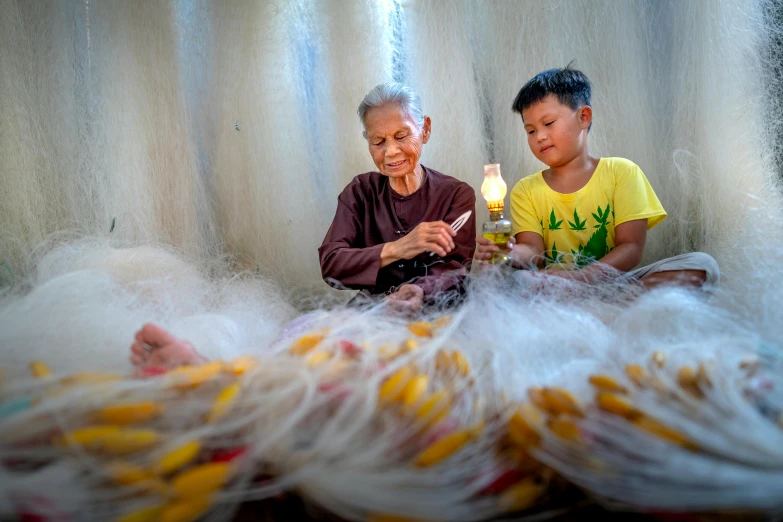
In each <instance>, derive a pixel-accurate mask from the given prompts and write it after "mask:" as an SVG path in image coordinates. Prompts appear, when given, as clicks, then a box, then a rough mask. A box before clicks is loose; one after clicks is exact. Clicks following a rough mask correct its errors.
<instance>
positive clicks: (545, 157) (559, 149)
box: [522, 94, 592, 167]
mask: <svg viewBox="0 0 783 522" xmlns="http://www.w3.org/2000/svg"><path fill="white" fill-rule="evenodd" d="M591 121H592V109H590V107H580V108H578V109H576V110H574V109H572V108H571V107H569V106H568V105H563V104H562V103H560V100H558V99H557V97H556V96H555V95H553V94H550V95H549V96H547V97H546V98H544V99H543V100H541V101H540V102H538V103H535V104H533V105H531V106H530V107H528V108H527V109H525V110H523V111H522V122H523V123H524V124H525V131H526V132H527V144H528V145H529V146H530V150H531V151H533V154H534V155H535V157H536V158H538V159H539V160H540V161H541V162H542V163H544V164H546V165H548V166H550V167H558V166H560V165H564V164H566V163H568V162H569V161H571V160H572V159H573V158H575V157H576V156H577V155H578V154H579V151H580V150H581V149H582V148H583V147H584V145H585V139H586V136H587V129H588V127H589V126H590V122H591Z"/></svg>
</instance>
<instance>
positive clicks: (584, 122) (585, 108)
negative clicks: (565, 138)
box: [579, 105, 593, 129]
mask: <svg viewBox="0 0 783 522" xmlns="http://www.w3.org/2000/svg"><path fill="white" fill-rule="evenodd" d="M579 123H580V125H581V126H582V128H583V129H589V128H590V124H591V123H593V108H592V107H590V106H589V105H582V106H581V107H580V108H579Z"/></svg>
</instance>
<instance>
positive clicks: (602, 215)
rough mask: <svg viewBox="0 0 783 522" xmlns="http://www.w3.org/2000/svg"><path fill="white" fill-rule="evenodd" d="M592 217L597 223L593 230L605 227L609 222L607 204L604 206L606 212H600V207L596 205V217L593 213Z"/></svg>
mask: <svg viewBox="0 0 783 522" xmlns="http://www.w3.org/2000/svg"><path fill="white" fill-rule="evenodd" d="M593 217H594V218H595V220H596V221H597V222H598V224H597V225H595V226H594V227H593V228H600V227H606V225H607V221H608V220H609V203H607V204H606V210H604V211H601V205H598V215H596V214H595V213H593Z"/></svg>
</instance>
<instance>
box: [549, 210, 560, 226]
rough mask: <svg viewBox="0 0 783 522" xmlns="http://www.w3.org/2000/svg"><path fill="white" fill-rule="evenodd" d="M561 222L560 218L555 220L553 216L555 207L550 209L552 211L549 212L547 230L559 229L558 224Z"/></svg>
mask: <svg viewBox="0 0 783 522" xmlns="http://www.w3.org/2000/svg"><path fill="white" fill-rule="evenodd" d="M562 222H563V220H562V219H561V220H560V221H558V220H557V218H556V217H555V209H552V212H551V213H550V214H549V230H560V224H561V223H562Z"/></svg>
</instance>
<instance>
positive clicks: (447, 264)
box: [414, 185, 476, 295]
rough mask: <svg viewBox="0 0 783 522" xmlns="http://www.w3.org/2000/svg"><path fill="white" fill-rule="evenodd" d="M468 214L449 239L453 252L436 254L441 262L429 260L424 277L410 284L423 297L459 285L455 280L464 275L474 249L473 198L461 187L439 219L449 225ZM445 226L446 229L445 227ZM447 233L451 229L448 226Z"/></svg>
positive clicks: (468, 189)
mask: <svg viewBox="0 0 783 522" xmlns="http://www.w3.org/2000/svg"><path fill="white" fill-rule="evenodd" d="M468 210H471V211H472V212H471V214H470V217H469V218H468V220H467V221H466V222H465V224H464V225H463V226H462V228H460V229H459V231H457V233H456V234H455V235H454V236H453V239H452V241H453V248H452V249H450V250H449V251H448V252H447V253H446V254H445V255H444V254H441V253H440V252H436V254H438V255H439V256H440V257H441V261H442V262H437V261H438V260H437V259H435V258H433V263H434V264H433V265H432V266H430V268H429V269H428V275H427V276H425V277H421V278H419V279H417V280H416V281H414V284H416V285H418V286H420V287H421V288H422V289H423V290H424V293H425V294H428V295H429V294H431V293H434V292H436V291H438V290H447V289H449V288H451V287H452V286H454V285H455V284H457V283H458V282H459V278H460V277H459V276H460V275H462V276H464V275H465V274H467V265H468V263H469V262H470V261H471V259H472V258H473V252H474V250H475V248H476V194H475V193H474V192H473V189H472V188H470V187H469V186H467V185H462V186H461V187H460V188H459V189H458V190H457V191H456V193H455V195H454V199H453V200H452V202H451V205H450V206H449V210H448V211H447V213H446V215H445V216H444V218H443V221H442V222H444V224H445V223H453V222H454V220H456V219H457V218H458V217H459V216H461V215H462V214H464V213H465V212H467V211H468ZM447 226H448V225H447ZM448 228H449V230H450V229H451V227H450V226H448Z"/></svg>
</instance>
